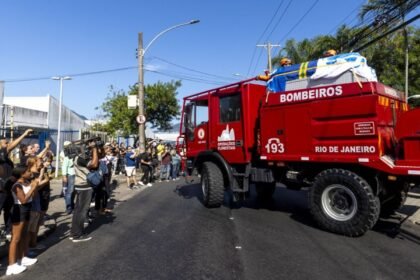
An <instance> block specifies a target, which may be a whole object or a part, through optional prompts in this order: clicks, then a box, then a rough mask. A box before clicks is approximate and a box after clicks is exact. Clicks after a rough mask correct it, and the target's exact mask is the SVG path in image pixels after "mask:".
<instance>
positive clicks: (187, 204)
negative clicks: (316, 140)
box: [13, 181, 420, 280]
mask: <svg viewBox="0 0 420 280" xmlns="http://www.w3.org/2000/svg"><path fill="white" fill-rule="evenodd" d="M200 198H201V195H200V185H198V184H195V185H194V184H193V185H182V184H181V183H179V181H178V182H177V184H175V183H173V182H172V183H164V184H161V185H156V186H154V187H152V188H148V189H146V190H144V191H142V192H141V193H139V194H138V195H137V196H135V197H134V198H132V199H130V200H129V201H127V202H126V203H123V204H121V205H120V206H119V207H118V208H116V209H115V211H114V216H109V217H102V218H101V219H99V220H97V221H95V223H94V224H93V225H92V226H91V227H90V228H89V230H90V231H91V234H90V235H91V236H92V237H93V239H92V240H91V241H89V242H85V243H77V244H74V243H72V242H71V241H70V240H68V239H62V240H60V241H58V242H56V243H55V244H54V245H53V246H51V247H50V248H48V250H46V251H45V252H43V253H42V254H41V255H39V257H38V258H39V262H38V263H37V264H36V265H34V266H33V267H31V268H30V269H29V270H28V271H26V272H24V273H23V274H22V275H19V276H16V277H13V278H14V279H33V280H36V279H43V280H45V279H47V280H51V279H78V280H79V279H404V280H407V279H420V244H417V243H415V242H413V241H410V240H407V239H404V238H402V237H401V236H399V235H396V232H395V230H394V229H395V228H394V225H393V224H389V223H387V222H381V223H380V224H379V226H378V227H376V229H375V230H373V231H370V232H368V233H367V234H366V235H364V236H363V237H360V238H348V237H343V236H339V235H335V234H331V233H328V232H324V231H321V230H319V229H317V228H316V226H315V225H314V223H313V222H312V220H311V217H310V215H309V212H308V210H307V205H306V201H307V199H306V193H305V192H293V191H288V190H286V189H283V188H277V190H276V193H275V202H272V203H271V204H270V205H268V206H260V205H258V203H257V202H256V201H255V200H254V199H251V200H250V201H249V202H247V203H245V204H244V205H243V206H242V207H240V208H237V207H230V206H229V203H226V205H224V206H222V207H221V208H218V209H206V208H204V207H203V205H202V204H201V202H200ZM226 200H228V199H226ZM58 240H59V239H58Z"/></svg>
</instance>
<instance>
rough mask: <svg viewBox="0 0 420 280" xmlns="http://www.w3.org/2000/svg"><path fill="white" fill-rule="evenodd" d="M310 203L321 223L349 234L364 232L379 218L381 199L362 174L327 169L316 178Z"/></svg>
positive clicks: (340, 232) (327, 228)
mask: <svg viewBox="0 0 420 280" xmlns="http://www.w3.org/2000/svg"><path fill="white" fill-rule="evenodd" d="M310 207H311V213H312V216H313V217H314V219H315V221H316V222H317V223H318V224H319V225H320V227H322V228H324V229H326V230H328V231H331V232H334V233H338V234H343V235H346V236H361V235H363V234H364V233H365V232H366V231H368V230H369V229H371V228H372V227H373V226H374V225H375V224H376V222H377V221H378V218H379V212H380V201H379V198H378V197H377V196H375V194H374V193H373V191H372V188H371V187H370V186H369V184H368V183H367V182H366V180H364V179H363V178H362V177H360V176H359V175H357V174H355V173H353V172H351V171H348V170H344V169H328V170H325V171H323V172H321V173H320V174H318V175H317V176H316V178H315V182H314V184H313V187H312V190H311V192H310Z"/></svg>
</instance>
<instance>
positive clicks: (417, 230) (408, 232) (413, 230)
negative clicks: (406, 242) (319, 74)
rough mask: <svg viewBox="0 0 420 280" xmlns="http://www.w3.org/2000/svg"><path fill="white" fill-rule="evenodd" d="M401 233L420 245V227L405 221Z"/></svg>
mask: <svg viewBox="0 0 420 280" xmlns="http://www.w3.org/2000/svg"><path fill="white" fill-rule="evenodd" d="M400 232H401V233H402V235H403V236H404V237H406V238H407V239H410V240H413V241H414V240H415V241H417V242H419V243H420V225H418V224H415V223H413V222H411V221H409V220H405V221H404V222H403V223H402V224H401V227H400Z"/></svg>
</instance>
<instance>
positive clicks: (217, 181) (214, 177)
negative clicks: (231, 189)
mask: <svg viewBox="0 0 420 280" xmlns="http://www.w3.org/2000/svg"><path fill="white" fill-rule="evenodd" d="M201 188H202V191H203V203H204V205H205V206H206V207H209V208H214V207H220V206H221V205H222V203H223V198H224V193H225V190H224V183H223V174H222V171H221V170H220V168H219V167H218V166H217V165H216V164H214V163H213V162H210V161H207V162H205V163H203V167H202V170H201Z"/></svg>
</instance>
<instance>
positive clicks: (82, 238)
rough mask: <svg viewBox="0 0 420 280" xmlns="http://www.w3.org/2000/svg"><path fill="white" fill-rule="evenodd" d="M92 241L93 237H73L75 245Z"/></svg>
mask: <svg viewBox="0 0 420 280" xmlns="http://www.w3.org/2000/svg"><path fill="white" fill-rule="evenodd" d="M91 239H92V237H91V236H86V235H81V236H79V237H73V239H72V241H73V242H74V243H77V242H85V241H89V240H91Z"/></svg>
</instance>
